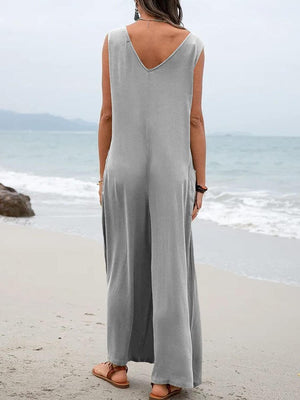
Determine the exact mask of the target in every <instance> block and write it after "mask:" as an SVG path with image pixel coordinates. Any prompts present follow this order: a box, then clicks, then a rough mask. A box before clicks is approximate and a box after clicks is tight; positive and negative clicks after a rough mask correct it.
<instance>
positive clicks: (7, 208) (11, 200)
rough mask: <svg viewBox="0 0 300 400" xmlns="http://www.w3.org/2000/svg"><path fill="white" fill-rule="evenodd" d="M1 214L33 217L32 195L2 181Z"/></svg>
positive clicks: (0, 187) (0, 188) (0, 186)
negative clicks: (5, 184) (18, 190)
mask: <svg viewBox="0 0 300 400" xmlns="http://www.w3.org/2000/svg"><path fill="white" fill-rule="evenodd" d="M0 215H4V216H6V217H32V216H33V215H35V214H34V211H33V210H32V208H31V204H30V197H29V196H27V195H25V194H22V193H18V192H17V191H16V190H15V189H13V188H11V187H8V186H4V185H2V183H0Z"/></svg>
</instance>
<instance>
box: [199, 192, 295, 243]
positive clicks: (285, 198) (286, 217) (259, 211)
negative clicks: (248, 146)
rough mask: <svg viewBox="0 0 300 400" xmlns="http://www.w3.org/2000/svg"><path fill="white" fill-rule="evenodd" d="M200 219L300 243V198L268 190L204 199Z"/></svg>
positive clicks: (210, 194) (211, 195)
mask: <svg viewBox="0 0 300 400" xmlns="http://www.w3.org/2000/svg"><path fill="white" fill-rule="evenodd" d="M204 197H205V198H204V200H203V208H202V209H201V212H200V213H199V214H198V218H203V219H205V220H209V221H213V222H216V223H218V224H220V225H225V226H231V227H234V228H240V229H245V230H247V231H249V232H256V233H263V234H267V235H272V236H280V237H287V238H295V239H300V195H299V194H298V193H284V194H280V193H275V192H271V191H265V190H256V191H253V190H244V191H220V190H218V189H216V188H213V187H211V188H210V190H209V192H208V191H207V192H206V194H205V195H204Z"/></svg>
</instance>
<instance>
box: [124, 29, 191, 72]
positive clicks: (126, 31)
mask: <svg viewBox="0 0 300 400" xmlns="http://www.w3.org/2000/svg"><path fill="white" fill-rule="evenodd" d="M124 31H125V33H126V36H127V39H128V42H129V44H130V47H131V48H132V50H133V53H134V54H135V56H136V58H137V60H138V62H139V63H140V64H141V66H142V67H143V68H144V69H145V70H146V71H148V72H150V71H153V70H155V69H157V68H159V67H161V66H162V65H163V64H165V63H166V62H167V61H169V60H170V58H171V57H173V56H174V55H175V54H176V53H177V51H178V50H179V49H180V48H181V47H182V46H183V45H184V43H185V42H186V41H187V39H188V38H189V37H190V36H191V35H192V32H189V34H188V35H187V36H186V37H185V38H184V39H183V41H182V42H181V43H180V45H179V46H177V47H176V49H175V50H174V51H173V52H172V53H171V54H170V55H169V56H168V57H167V58H165V59H164V60H163V61H162V62H161V63H159V64H158V65H156V66H155V67H153V68H147V67H146V66H145V64H144V63H143V62H142V60H141V59H140V57H139V55H138V53H137V52H136V50H135V48H134V46H133V44H132V41H131V39H130V36H129V33H128V30H127V27H126V25H125V26H124Z"/></svg>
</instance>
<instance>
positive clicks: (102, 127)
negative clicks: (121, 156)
mask: <svg viewBox="0 0 300 400" xmlns="http://www.w3.org/2000/svg"><path fill="white" fill-rule="evenodd" d="M111 134H112V109H111V93H110V81H109V58H108V35H106V36H105V39H104V42H103V47H102V107H101V112H100V119H99V129H98V153H99V175H100V177H99V179H102V177H103V173H104V167H105V160H106V157H107V153H108V150H109V147H110V142H111ZM101 192H102V183H100V186H99V194H100V202H102V200H101Z"/></svg>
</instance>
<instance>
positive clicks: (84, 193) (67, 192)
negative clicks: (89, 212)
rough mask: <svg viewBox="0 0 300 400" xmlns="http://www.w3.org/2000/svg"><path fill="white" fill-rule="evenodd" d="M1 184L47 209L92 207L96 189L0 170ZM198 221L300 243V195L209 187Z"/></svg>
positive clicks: (77, 181)
mask: <svg viewBox="0 0 300 400" xmlns="http://www.w3.org/2000/svg"><path fill="white" fill-rule="evenodd" d="M0 182H2V183H3V184H5V185H7V186H12V187H14V188H15V189H16V190H18V191H20V192H23V193H26V194H29V195H31V197H32V200H33V199H38V201H40V202H42V203H43V204H45V205H47V204H48V206H52V205H53V207H55V205H58V204H68V205H71V204H72V205H73V206H74V207H76V206H79V205H81V204H87V203H94V204H95V201H97V198H98V186H97V185H96V184H95V183H94V182H91V181H90V180H87V181H83V180H80V179H75V178H68V177H51V176H39V175H35V174H28V173H25V172H15V171H10V170H6V169H3V168H0ZM198 218H199V219H205V220H208V221H213V222H215V223H217V224H219V225H223V226H229V227H233V228H239V229H245V230H247V231H249V232H255V233H263V234H267V235H271V236H280V237H286V238H295V239H300V194H299V193H284V194H281V193H275V192H271V191H265V190H256V191H253V190H233V191H227V190H220V189H219V188H215V187H210V189H209V191H207V192H206V193H205V195H204V197H203V206H202V208H201V210H200V213H199V215H198Z"/></svg>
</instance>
